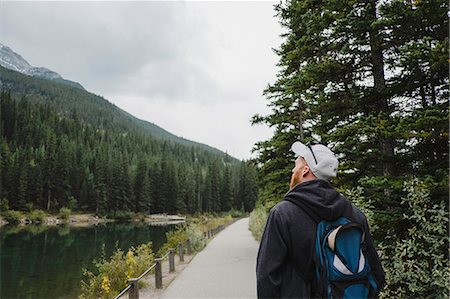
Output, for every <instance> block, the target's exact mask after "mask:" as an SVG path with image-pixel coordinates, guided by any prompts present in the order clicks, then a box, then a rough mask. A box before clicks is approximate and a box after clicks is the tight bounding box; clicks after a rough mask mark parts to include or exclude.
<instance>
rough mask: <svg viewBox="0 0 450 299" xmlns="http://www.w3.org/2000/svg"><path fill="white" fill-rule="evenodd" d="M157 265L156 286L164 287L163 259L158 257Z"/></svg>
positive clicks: (158, 287)
mask: <svg viewBox="0 0 450 299" xmlns="http://www.w3.org/2000/svg"><path fill="white" fill-rule="evenodd" d="M155 262H156V267H155V287H156V288H157V289H162V269H161V262H162V259H160V258H157V259H155Z"/></svg>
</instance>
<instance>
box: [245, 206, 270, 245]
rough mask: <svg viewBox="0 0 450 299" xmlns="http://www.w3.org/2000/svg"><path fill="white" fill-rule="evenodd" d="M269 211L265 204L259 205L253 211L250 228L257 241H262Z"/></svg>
mask: <svg viewBox="0 0 450 299" xmlns="http://www.w3.org/2000/svg"><path fill="white" fill-rule="evenodd" d="M267 216H268V213H267V212H266V208H265V207H264V206H263V205H259V206H257V207H256V208H255V209H254V210H253V211H252V212H251V213H250V219H249V224H248V226H249V230H250V231H251V232H252V235H253V237H254V238H255V240H257V241H261V238H262V234H263V232H264V227H265V225H266V221H267Z"/></svg>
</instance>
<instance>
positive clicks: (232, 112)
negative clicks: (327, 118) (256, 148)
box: [0, 1, 282, 159]
mask: <svg viewBox="0 0 450 299" xmlns="http://www.w3.org/2000/svg"><path fill="white" fill-rule="evenodd" d="M275 3H276V2H270V1H264V2H237V1H234V2H181V1H173V2H162V1H158V2H156V1H149V2H14V1H6V2H5V1H0V27H1V28H0V37H1V39H0V42H1V43H3V44H5V45H7V46H9V47H10V48H11V49H12V50H14V51H15V52H17V53H19V54H20V55H21V56H22V57H23V58H25V59H26V60H27V61H28V62H29V63H30V64H31V65H33V66H44V67H47V68H49V69H51V70H53V71H56V72H58V73H59V74H61V75H62V76H63V77H64V78H66V79H69V80H73V81H77V82H79V83H81V84H82V85H83V86H84V87H85V88H86V89H87V90H88V91H90V92H93V93H95V94H98V95H101V96H103V97H105V98H106V99H107V100H109V101H111V102H113V103H114V104H116V105H117V106H118V107H120V108H122V109H123V110H125V111H127V112H129V113H131V114H133V115H134V116H136V117H138V118H141V119H144V120H147V121H150V122H153V123H155V124H157V125H159V126H160V127H162V128H164V129H166V130H168V131H170V132H171V133H173V134H175V135H177V136H181V137H184V138H187V139H190V140H194V141H197V142H202V143H206V144H208V145H211V146H213V147H216V148H218V149H220V150H223V151H228V153H229V154H230V155H232V156H234V157H237V158H240V159H248V158H250V157H251V153H250V151H251V148H252V147H253V145H254V143H255V142H257V141H261V140H265V139H267V138H269V137H270V136H271V135H272V130H271V129H270V128H268V127H267V126H261V125H258V126H251V124H250V119H251V117H252V116H253V115H254V114H256V113H260V114H267V113H268V112H269V108H268V107H267V106H266V104H267V100H266V99H265V98H264V97H263V96H262V92H263V90H264V88H265V87H266V86H267V84H269V83H273V82H274V81H275V75H276V72H277V67H276V63H277V61H278V58H277V56H276V55H275V54H274V53H273V51H272V48H278V47H279V46H280V44H281V42H282V40H281V38H280V37H279V35H280V33H281V32H282V29H281V27H280V25H279V24H278V22H277V19H276V18H275V17H274V10H273V5H274V4H275Z"/></svg>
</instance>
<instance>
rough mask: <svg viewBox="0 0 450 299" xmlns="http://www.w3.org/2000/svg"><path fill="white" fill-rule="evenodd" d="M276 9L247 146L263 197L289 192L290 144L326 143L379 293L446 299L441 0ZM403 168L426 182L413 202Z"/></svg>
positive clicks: (297, 1)
mask: <svg viewBox="0 0 450 299" xmlns="http://www.w3.org/2000/svg"><path fill="white" fill-rule="evenodd" d="M275 10H276V14H277V17H278V18H279V20H280V24H281V25H282V26H283V27H284V30H285V31H284V32H285V33H284V34H283V38H284V40H283V43H282V44H281V46H280V47H279V49H277V50H276V53H277V54H278V56H279V63H278V66H279V67H280V69H279V71H278V73H277V79H276V81H275V82H274V83H273V84H271V85H269V87H268V88H267V89H266V90H265V95H266V96H267V99H268V106H270V107H271V113H270V114H269V115H265V116H262V115H256V116H254V118H253V123H255V124H258V123H264V124H267V125H268V126H270V127H271V128H273V129H274V135H273V136H272V137H271V138H270V139H269V140H266V141H262V142H259V143H257V144H256V145H255V151H256V154H257V158H256V160H257V161H256V162H257V163H258V164H257V165H258V167H259V182H260V196H259V197H260V198H261V199H262V200H261V204H263V205H264V207H265V208H266V211H267V209H270V208H271V207H273V206H274V205H275V204H276V203H277V202H279V201H280V200H282V199H283V197H284V194H285V192H286V191H287V190H288V183H289V177H290V175H291V172H290V171H291V169H292V167H293V165H294V164H293V158H294V157H293V153H292V152H291V151H290V149H289V147H290V145H291V144H292V143H293V142H294V141H296V140H300V141H302V142H304V143H308V142H321V143H324V144H326V145H327V146H329V147H330V148H331V149H332V150H333V151H334V152H335V153H336V154H337V155H338V157H339V161H340V165H339V174H338V177H337V178H335V179H334V180H333V181H332V183H333V185H335V186H337V187H338V188H339V189H340V190H342V191H343V193H345V194H346V195H347V196H348V197H349V198H350V199H351V200H352V201H353V202H354V203H355V204H356V205H357V206H358V207H359V208H360V209H361V210H362V211H364V212H365V213H366V215H367V216H368V220H369V224H370V226H371V228H372V231H373V239H374V243H375V244H382V247H380V249H382V250H381V251H382V252H383V256H384V258H385V261H384V264H385V268H386V269H385V270H386V273H387V274H388V286H387V289H385V291H384V294H387V295H385V297H389V298H394V297H395V298H399V297H401V298H405V297H406V298H422V297H423V298H429V297H437V298H439V297H442V296H444V294H445V295H448V287H443V285H444V284H443V282H444V281H448V280H449V278H448V274H447V271H446V270H442V268H447V269H448V264H447V262H446V260H448V239H445V238H444V237H443V236H444V235H442V233H443V232H445V233H446V234H447V235H448V230H447V229H448V224H447V223H448V222H446V221H444V218H445V217H447V218H448V214H445V212H444V211H446V210H448V191H449V190H448V173H449V169H448V166H449V159H448V157H449V154H448V153H449V148H448V138H449V130H448V129H449V128H448V115H449V114H448V108H449V64H448V51H449V50H448V46H449V38H448V28H449V27H448V26H449V20H448V16H447V13H448V3H447V2H444V1H401V0H392V1H379V0H373V1H309V0H293V1H281V2H280V3H279V4H278V5H276V6H275ZM412 175H413V176H416V177H418V178H421V179H424V182H422V183H420V182H419V183H417V185H422V184H425V185H427V186H428V187H425V189H427V190H428V191H429V196H428V195H427V192H425V193H424V192H422V191H420V190H422V189H420V188H419V187H417V188H419V189H415V190H416V191H417V192H418V193H420V194H421V196H422V197H421V199H420V200H422V202H420V200H419V199H418V198H415V197H414V196H413V195H412V193H411V192H413V191H412V189H411V188H412V187H411V184H410V185H406V186H409V187H405V186H404V182H405V181H408V180H409V178H410V177H411V176H412ZM430 182H433V183H430ZM432 186H433V187H432ZM404 188H407V189H404ZM408 188H409V189H408ZM405 192H408V194H410V195H405ZM417 196H418V195H417ZM405 200H406V201H405ZM409 201H411V202H420V204H418V205H408V202H409ZM424 201H426V202H424ZM420 205H422V207H421V209H419V206H420ZM419 215H420V217H419ZM444 216H445V217H444ZM411 217H412V218H411ZM419 218H421V219H422V220H424V221H423V222H421V223H417V220H418V219H419ZM413 223H414V225H412V224H413ZM428 225H430V227H428ZM432 227H434V229H435V230H433V229H432ZM437 230H439V231H437ZM414 233H416V235H414ZM398 242H401V243H400V244H399V243H398ZM443 244H445V246H443ZM399 245H400V246H399ZM397 248H401V250H400V249H399V250H397ZM429 248H430V250H428V249H429ZM439 250H440V251H439ZM439 252H440V253H439ZM444 257H445V258H444ZM418 268H421V269H418ZM422 269H424V270H422ZM413 272H414V273H413ZM444 278H445V279H444Z"/></svg>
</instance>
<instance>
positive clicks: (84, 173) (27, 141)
mask: <svg viewBox="0 0 450 299" xmlns="http://www.w3.org/2000/svg"><path fill="white" fill-rule="evenodd" d="M0 109H1V112H0V115H1V120H0V124H1V126H0V130H1V134H0V138H1V139H0V145H1V147H0V157H1V161H0V170H1V182H0V199H2V200H3V201H4V200H5V199H6V200H7V201H8V204H9V207H10V208H11V209H16V210H25V209H32V208H39V209H46V210H49V211H56V210H58V209H60V208H61V207H69V208H72V209H78V210H80V211H90V212H96V213H109V212H114V211H134V212H141V213H162V212H165V213H177V212H181V213H196V212H220V211H229V210H231V209H236V210H245V211H250V210H252V209H253V207H254V203H255V201H256V197H257V181H256V176H257V175H256V170H255V167H254V166H253V165H252V164H251V163H250V162H239V161H237V160H236V159H234V158H232V157H229V156H228V155H225V154H218V153H215V152H212V151H210V150H208V149H206V148H202V147H199V146H189V145H180V144H177V143H175V142H172V141H164V140H161V139H156V138H151V137H150V136H149V134H146V133H143V132H140V131H138V130H128V131H127V130H124V129H123V127H120V126H115V125H114V123H112V122H107V121H105V122H103V123H102V125H101V126H95V125H92V124H89V123H87V122H85V121H84V120H83V118H82V117H79V116H78V115H77V113H76V112H73V113H71V114H70V113H64V114H62V113H60V112H59V111H58V110H56V109H55V108H54V107H52V106H51V105H50V104H48V103H39V102H38V103H36V102H35V101H33V98H32V97H31V98H28V99H26V98H21V99H17V98H12V97H11V95H10V94H9V93H8V92H2V93H1V105H0Z"/></svg>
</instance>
